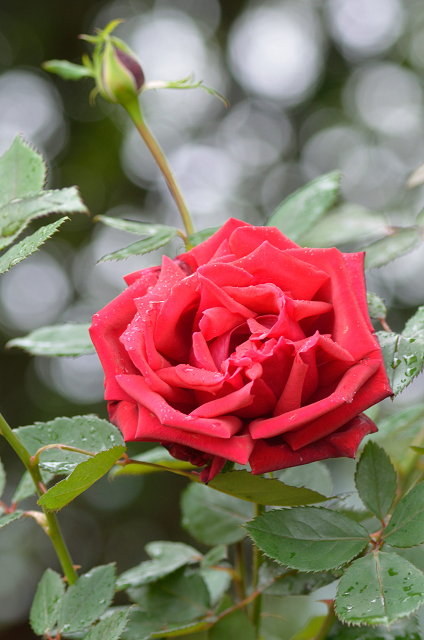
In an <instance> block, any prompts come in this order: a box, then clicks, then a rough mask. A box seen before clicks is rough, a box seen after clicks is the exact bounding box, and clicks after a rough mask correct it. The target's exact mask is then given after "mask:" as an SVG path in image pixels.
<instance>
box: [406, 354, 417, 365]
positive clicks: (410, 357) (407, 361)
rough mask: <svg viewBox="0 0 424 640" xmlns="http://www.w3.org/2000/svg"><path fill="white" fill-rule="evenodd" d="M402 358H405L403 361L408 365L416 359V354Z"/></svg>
mask: <svg viewBox="0 0 424 640" xmlns="http://www.w3.org/2000/svg"><path fill="white" fill-rule="evenodd" d="M403 359H404V360H405V363H406V364H407V365H408V366H409V365H410V364H412V363H413V362H416V361H417V356H414V355H411V356H403Z"/></svg>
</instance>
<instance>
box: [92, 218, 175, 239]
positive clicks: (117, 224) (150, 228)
mask: <svg viewBox="0 0 424 640" xmlns="http://www.w3.org/2000/svg"><path fill="white" fill-rule="evenodd" d="M94 221H95V222H97V221H99V222H103V224H105V225H107V226H108V227H112V228H113V229H120V230H121V231H127V232H128V233H135V234H136V235H138V236H155V235H157V234H158V233H160V232H162V231H169V230H171V229H172V230H173V231H175V232H176V231H177V229H176V228H175V227H168V226H167V225H164V224H152V223H150V222H138V221H137V220H126V219H125V218H112V217H110V216H96V217H95V219H94Z"/></svg>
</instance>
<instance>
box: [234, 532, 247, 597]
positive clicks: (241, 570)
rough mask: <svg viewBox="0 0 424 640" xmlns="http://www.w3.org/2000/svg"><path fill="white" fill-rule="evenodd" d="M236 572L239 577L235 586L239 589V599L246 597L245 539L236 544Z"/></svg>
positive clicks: (235, 581)
mask: <svg viewBox="0 0 424 640" xmlns="http://www.w3.org/2000/svg"><path fill="white" fill-rule="evenodd" d="M235 573H236V576H237V579H235V580H234V586H235V588H236V591H237V597H238V599H239V601H241V600H244V599H245V598H246V589H245V583H246V563H245V561H244V549H243V540H241V541H240V542H237V543H236V545H235Z"/></svg>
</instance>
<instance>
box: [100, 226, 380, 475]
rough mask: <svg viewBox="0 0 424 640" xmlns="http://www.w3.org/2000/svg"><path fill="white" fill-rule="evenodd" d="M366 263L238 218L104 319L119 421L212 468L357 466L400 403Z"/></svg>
mask: <svg viewBox="0 0 424 640" xmlns="http://www.w3.org/2000/svg"><path fill="white" fill-rule="evenodd" d="M363 257H364V254H363V253H351V254H342V253H340V251H338V250H337V249H302V248H300V247H299V246H298V245H296V244H295V243H294V242H292V241H291V240H289V239H288V238H286V237H285V236H284V235H283V234H282V233H281V232H280V231H278V229H276V228H273V227H252V226H251V225H249V224H246V223H245V222H240V221H239V220H234V219H231V220H229V221H228V222H227V223H226V224H225V225H224V226H223V227H222V228H221V229H220V230H219V231H218V232H217V233H215V234H214V235H213V236H212V237H211V238H209V239H208V240H206V241H205V242H203V243H202V244H200V245H199V246H197V247H195V248H194V249H192V250H191V251H189V252H188V253H185V254H182V255H180V256H178V258H177V259H176V260H174V261H172V260H170V259H169V258H167V257H166V256H165V257H164V258H163V262H162V267H154V268H150V269H142V270H141V271H137V272H135V273H132V274H130V275H129V276H126V278H125V280H126V282H127V284H128V285H129V287H128V289H126V290H125V291H124V292H123V293H122V294H121V295H119V296H118V297H117V298H116V299H115V300H113V301H112V302H111V303H110V304H108V305H107V306H106V307H105V308H104V309H102V310H101V311H100V312H99V313H97V314H96V315H95V316H94V318H93V324H92V327H91V337H92V340H93V343H94V345H95V347H96V349H97V352H98V354H99V357H100V360H101V362H102V365H103V368H104V370H105V374H106V379H105V388H106V392H105V398H106V400H107V401H108V403H109V404H108V409H109V415H110V419H111V421H112V422H113V423H114V424H116V425H117V426H118V427H119V428H120V429H121V431H122V433H123V434H124V437H125V440H127V441H131V440H142V441H149V442H160V443H162V444H163V445H164V446H166V447H167V448H168V449H169V450H170V452H171V453H172V455H174V456H175V457H177V458H182V459H189V460H191V461H193V463H194V464H196V465H198V466H202V465H206V469H205V470H204V471H203V472H202V479H204V480H210V479H211V478H212V477H213V476H214V475H215V474H216V473H218V471H220V469H221V468H222V466H223V465H224V463H225V460H232V461H234V462H238V463H240V464H246V463H247V462H248V461H249V462H250V465H251V467H252V471H253V473H264V472H267V471H273V470H277V469H283V468H286V467H291V466H296V465H301V464H306V463H308V462H313V461H315V460H322V459H324V458H333V457H340V456H348V457H354V455H355V453H356V449H357V447H358V445H359V443H360V441H361V440H362V438H363V437H364V436H365V435H366V434H367V433H371V432H373V431H375V430H376V427H375V425H374V424H373V422H372V421H371V420H369V419H368V418H367V417H366V416H364V415H363V414H361V413H360V412H361V411H364V410H365V409H367V408H368V407H370V406H371V405H373V404H375V403H376V402H379V401H380V400H382V399H383V398H385V397H387V396H389V395H391V393H392V392H391V389H390V386H389V382H388V379H387V375H386V372H385V368H384V363H383V357H382V354H381V350H380V347H379V345H378V342H377V339H376V337H375V336H374V334H373V327H372V325H371V322H370V320H369V316H368V311H367V303H366V293H365V282H364V271H363Z"/></svg>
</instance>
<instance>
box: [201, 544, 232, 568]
mask: <svg viewBox="0 0 424 640" xmlns="http://www.w3.org/2000/svg"><path fill="white" fill-rule="evenodd" d="M227 558H228V547H226V546H225V544H219V545H218V546H216V547H213V549H211V550H210V551H208V552H207V553H206V554H205V555H204V556H203V559H202V561H201V563H200V566H201V567H202V569H208V568H209V567H212V565H214V564H218V562H221V560H226V559H227Z"/></svg>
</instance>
